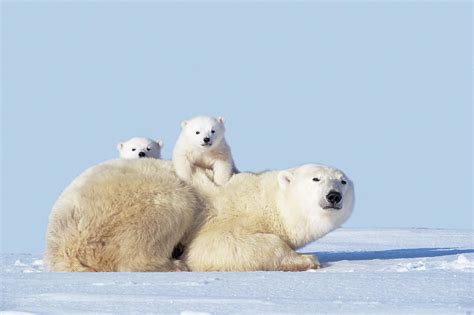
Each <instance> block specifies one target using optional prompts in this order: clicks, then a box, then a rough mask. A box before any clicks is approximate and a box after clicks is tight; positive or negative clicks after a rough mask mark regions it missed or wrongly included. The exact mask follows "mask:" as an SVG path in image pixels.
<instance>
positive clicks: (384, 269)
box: [0, 229, 474, 314]
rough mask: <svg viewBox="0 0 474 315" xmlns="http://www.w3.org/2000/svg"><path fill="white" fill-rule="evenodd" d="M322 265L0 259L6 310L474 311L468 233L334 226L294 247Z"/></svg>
mask: <svg viewBox="0 0 474 315" xmlns="http://www.w3.org/2000/svg"><path fill="white" fill-rule="evenodd" d="M300 252H305V253H315V254H316V255H317V256H318V257H319V259H320V261H321V262H322V263H323V267H324V268H323V269H320V270H316V271H309V272H300V273H290V272H251V273H192V272H182V273H48V272H45V270H44V266H43V263H42V260H41V259H42V257H41V255H32V254H3V255H2V256H1V258H2V261H1V290H2V291H1V293H2V295H1V303H2V304H1V307H0V310H4V311H6V313H10V312H11V313H15V312H26V313H42V314H44V313H65V312H71V313H73V312H74V313H85V312H94V313H97V312H100V313H130V312H136V313H177V314H179V313H181V314H208V313H240V314H241V313H249V314H250V313H251V314H255V313H312V314H314V313H331V314H334V313H336V314H341V313H343V314H348V313H350V314H354V313H359V314H368V313H391V314H393V313H397V314H407V313H417V314H418V313H423V314H474V232H473V231H472V230H434V229H340V230H337V231H335V232H333V233H331V234H329V235H328V236H326V237H325V238H324V239H322V240H319V241H317V242H314V243H312V244H310V245H309V246H307V247H305V248H304V249H302V250H300Z"/></svg>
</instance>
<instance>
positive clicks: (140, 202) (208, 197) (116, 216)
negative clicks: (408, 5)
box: [45, 159, 354, 271]
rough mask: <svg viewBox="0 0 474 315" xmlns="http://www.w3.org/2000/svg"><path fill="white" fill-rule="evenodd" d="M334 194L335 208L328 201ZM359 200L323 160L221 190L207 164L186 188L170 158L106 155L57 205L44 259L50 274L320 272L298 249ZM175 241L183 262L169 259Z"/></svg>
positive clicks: (245, 176) (239, 180)
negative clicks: (338, 196)
mask: <svg viewBox="0 0 474 315" xmlns="http://www.w3.org/2000/svg"><path fill="white" fill-rule="evenodd" d="M313 178H317V179H318V181H314V180H313ZM343 181H344V182H345V183H346V184H343ZM332 190H333V191H337V192H339V193H340V194H341V201H340V202H339V203H338V204H337V207H338V208H339V209H338V210H336V209H329V208H328V207H327V195H328V193H329V192H330V191H332ZM353 205H354V189H353V185H352V182H351V181H350V180H349V179H348V178H347V177H346V176H345V175H344V174H343V173H342V172H341V171H339V170H337V169H334V168H329V167H326V166H321V165H304V166H301V167H297V168H294V169H289V170H286V171H269V172H264V173H262V174H251V173H240V174H236V175H234V176H232V178H231V179H230V180H229V182H228V183H227V184H226V185H224V186H217V185H215V184H214V183H213V182H212V181H211V180H210V179H209V178H208V172H207V171H206V170H202V169H198V170H197V171H196V173H195V174H194V175H193V177H192V183H191V184H186V183H185V182H183V181H181V180H180V179H179V178H178V177H177V176H176V174H175V172H173V167H172V163H171V162H169V161H162V160H156V159H137V160H125V159H122V160H115V161H109V162H105V163H103V164H100V165H97V166H95V167H93V168H91V169H89V170H87V171H86V172H84V173H83V174H82V175H81V176H79V177H78V178H77V179H76V180H74V181H73V182H72V183H71V185H69V187H68V188H66V189H65V190H64V192H63V193H62V194H61V196H60V197H59V199H58V201H57V202H56V203H55V205H54V207H53V210H52V212H51V215H50V220H49V224H48V231H47V235H46V252H45V262H46V264H47V266H48V268H49V269H50V270H52V271H178V270H186V268H189V269H190V270H192V271H257V270H283V271H303V270H308V269H314V268H319V266H320V265H319V262H318V260H317V259H316V257H315V256H313V255H303V254H298V253H297V252H296V251H295V250H296V249H297V248H299V247H301V246H304V245H305V244H307V243H309V242H311V241H314V240H316V239H318V238H320V237H322V236H324V235H325V234H327V233H329V232H330V231H332V230H334V229H336V228H337V227H338V226H340V225H341V224H342V223H343V222H344V221H346V220H347V218H348V217H349V216H350V214H351V213H352V209H353ZM178 242H179V243H180V244H182V245H183V248H184V253H183V255H182V257H181V258H182V261H176V260H173V259H171V253H172V251H173V248H174V247H176V245H177V244H178ZM180 247H181V246H180ZM175 258H176V257H175ZM183 262H184V263H183Z"/></svg>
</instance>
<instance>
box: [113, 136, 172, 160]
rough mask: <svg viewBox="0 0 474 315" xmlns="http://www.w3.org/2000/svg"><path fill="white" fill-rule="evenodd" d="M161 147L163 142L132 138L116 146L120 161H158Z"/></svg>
mask: <svg viewBox="0 0 474 315" xmlns="http://www.w3.org/2000/svg"><path fill="white" fill-rule="evenodd" d="M162 147H163V141H161V140H157V141H153V140H151V139H148V138H132V139H130V140H128V141H126V142H122V143H119V144H118V145H117V149H118V150H119V153H120V157H121V158H122V159H140V158H154V159H160V158H161V148H162Z"/></svg>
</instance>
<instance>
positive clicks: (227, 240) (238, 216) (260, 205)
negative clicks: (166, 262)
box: [184, 165, 354, 271]
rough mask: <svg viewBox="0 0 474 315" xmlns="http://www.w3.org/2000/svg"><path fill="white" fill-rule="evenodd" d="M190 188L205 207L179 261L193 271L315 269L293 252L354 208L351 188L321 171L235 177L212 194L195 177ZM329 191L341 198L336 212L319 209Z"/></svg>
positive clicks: (339, 176) (309, 168)
mask: <svg viewBox="0 0 474 315" xmlns="http://www.w3.org/2000/svg"><path fill="white" fill-rule="evenodd" d="M313 178H317V179H319V181H314V180H313ZM343 181H344V182H345V184H343ZM193 185H194V186H195V187H196V188H197V189H198V190H199V191H200V192H201V194H202V195H204V196H205V197H206V200H208V201H209V203H210V204H209V206H208V209H209V210H208V213H207V215H206V217H205V219H204V220H203V221H204V222H203V223H199V224H197V228H196V229H195V231H194V232H192V233H190V238H189V241H184V243H185V254H184V257H185V258H184V260H185V262H186V264H187V265H188V267H189V268H190V269H191V270H193V271H254V270H287V271H289V270H294V271H297V270H307V269H312V268H318V267H319V263H318V261H317V260H316V259H315V257H314V256H308V255H300V254H297V253H296V252H295V251H294V250H295V249H297V248H299V247H302V246H304V245H305V244H307V243H309V242H312V241H314V240H317V239H318V238H321V237H323V236H324V235H326V234H327V233H329V232H331V231H332V230H334V229H336V228H337V227H339V226H340V225H341V224H342V223H344V222H345V221H346V220H347V218H348V217H349V216H350V215H351V213H352V209H353V205H354V190H353V185H352V182H351V181H350V180H349V179H348V178H347V177H346V176H345V175H344V174H343V173H342V172H341V171H339V170H337V169H334V168H330V167H326V166H322V165H304V166H301V167H298V168H294V169H290V170H286V171H280V172H278V171H271V172H265V173H262V174H259V175H255V174H249V173H240V174H236V175H234V176H233V177H232V178H231V180H230V181H229V182H228V183H227V185H225V186H224V187H214V188H213V187H212V185H209V184H206V177H205V176H200V177H194V178H193ZM332 190H333V191H337V192H340V193H341V195H342V200H341V202H340V203H339V204H337V206H338V207H339V208H340V209H338V210H336V209H329V208H326V209H324V207H326V206H327V199H326V198H327V195H328V193H329V192H330V191H332Z"/></svg>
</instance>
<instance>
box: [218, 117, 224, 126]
mask: <svg viewBox="0 0 474 315" xmlns="http://www.w3.org/2000/svg"><path fill="white" fill-rule="evenodd" d="M217 121H218V122H220V123H221V124H224V122H225V119H224V117H222V116H219V117H217Z"/></svg>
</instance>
